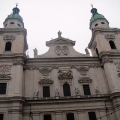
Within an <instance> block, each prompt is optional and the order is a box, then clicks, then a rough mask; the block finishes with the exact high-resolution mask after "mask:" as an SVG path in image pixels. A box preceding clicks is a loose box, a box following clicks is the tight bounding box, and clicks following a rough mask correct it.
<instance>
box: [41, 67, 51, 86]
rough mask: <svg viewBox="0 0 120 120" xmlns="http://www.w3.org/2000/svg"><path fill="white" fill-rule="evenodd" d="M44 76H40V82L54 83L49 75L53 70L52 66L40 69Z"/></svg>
mask: <svg viewBox="0 0 120 120" xmlns="http://www.w3.org/2000/svg"><path fill="white" fill-rule="evenodd" d="M39 71H40V73H41V74H42V77H41V78H40V81H39V84H53V80H52V78H51V77H50V76H49V73H50V72H51V71H52V68H50V67H47V68H41V69H39Z"/></svg>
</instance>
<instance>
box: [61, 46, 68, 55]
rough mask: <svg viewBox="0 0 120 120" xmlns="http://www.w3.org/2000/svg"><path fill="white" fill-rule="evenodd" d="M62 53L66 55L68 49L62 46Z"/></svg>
mask: <svg viewBox="0 0 120 120" xmlns="http://www.w3.org/2000/svg"><path fill="white" fill-rule="evenodd" d="M62 52H63V54H64V55H67V54H68V52H69V49H68V47H67V46H63V47H62Z"/></svg>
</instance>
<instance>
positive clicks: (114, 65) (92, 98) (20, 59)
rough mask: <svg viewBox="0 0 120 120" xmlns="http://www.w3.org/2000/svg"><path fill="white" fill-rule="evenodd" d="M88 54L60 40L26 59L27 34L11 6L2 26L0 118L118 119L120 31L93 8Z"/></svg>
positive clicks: (60, 36) (68, 40) (7, 119)
mask: <svg viewBox="0 0 120 120" xmlns="http://www.w3.org/2000/svg"><path fill="white" fill-rule="evenodd" d="M91 13H92V17H91V19H90V30H91V32H92V37H91V40H90V42H89V44H88V48H89V49H90V50H91V53H92V56H90V54H89V51H88V49H87V48H86V49H85V51H86V54H82V53H79V52H77V51H75V50H74V48H73V46H74V45H75V41H73V40H70V39H68V38H64V37H62V33H61V32H60V31H59V32H58V37H57V38H56V39H52V40H50V41H47V42H46V46H48V47H49V50H48V52H46V53H45V54H43V55H38V51H37V49H36V48H35V49H34V58H29V57H28V56H27V55H26V50H27V49H28V44H27V39H26V35H27V30H26V29H25V28H24V22H23V19H22V17H21V16H20V15H19V8H17V7H15V8H13V13H12V14H10V15H8V17H7V18H6V19H5V21H4V23H3V25H4V28H0V120H120V29H117V28H110V27H109V22H108V20H107V19H106V18H105V17H104V16H103V15H101V14H99V13H98V12H97V9H96V8H92V10H91Z"/></svg>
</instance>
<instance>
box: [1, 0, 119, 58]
mask: <svg viewBox="0 0 120 120" xmlns="http://www.w3.org/2000/svg"><path fill="white" fill-rule="evenodd" d="M15 3H19V5H18V8H19V9H20V15H21V16H22V18H23V20H24V25H25V28H26V29H27V41H28V45H29V49H28V51H29V55H30V57H33V49H34V48H37V49H38V54H39V55H40V54H44V53H45V52H47V50H48V49H49V48H48V47H46V41H49V40H51V39H54V38H57V36H58V35H57V32H58V31H59V30H60V31H61V32H62V37H64V38H69V39H71V40H74V41H76V45H75V46H74V48H75V50H76V51H78V52H80V53H85V50H84V49H85V48H86V47H87V46H88V43H89V41H90V39H91V31H90V29H89V21H90V18H91V15H92V14H91V13H90V10H91V5H90V4H91V3H92V4H93V7H94V8H97V10H98V13H100V14H102V15H104V16H105V18H106V19H107V20H108V21H109V25H110V27H112V28H120V16H119V12H120V0H0V28H2V27H3V22H4V20H5V18H6V17H7V16H8V15H9V14H10V13H12V9H13V8H14V7H15Z"/></svg>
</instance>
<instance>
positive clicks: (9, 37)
mask: <svg viewBox="0 0 120 120" xmlns="http://www.w3.org/2000/svg"><path fill="white" fill-rule="evenodd" d="M3 40H5V41H13V40H15V36H13V35H5V36H4V37H3Z"/></svg>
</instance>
